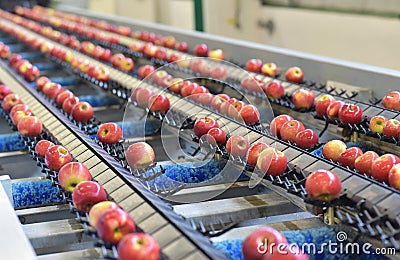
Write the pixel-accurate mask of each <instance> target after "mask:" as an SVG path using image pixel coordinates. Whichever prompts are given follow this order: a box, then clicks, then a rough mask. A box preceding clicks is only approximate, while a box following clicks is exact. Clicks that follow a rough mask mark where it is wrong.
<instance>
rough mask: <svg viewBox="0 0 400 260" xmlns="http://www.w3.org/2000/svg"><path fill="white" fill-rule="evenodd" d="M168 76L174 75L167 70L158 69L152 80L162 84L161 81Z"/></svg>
mask: <svg viewBox="0 0 400 260" xmlns="http://www.w3.org/2000/svg"><path fill="white" fill-rule="evenodd" d="M167 77H172V76H171V75H169V73H168V72H166V71H165V70H157V71H156V72H155V73H154V74H153V77H152V79H151V80H152V81H153V82H154V83H156V84H158V85H160V84H161V82H162V81H163V80H164V79H165V78H167Z"/></svg>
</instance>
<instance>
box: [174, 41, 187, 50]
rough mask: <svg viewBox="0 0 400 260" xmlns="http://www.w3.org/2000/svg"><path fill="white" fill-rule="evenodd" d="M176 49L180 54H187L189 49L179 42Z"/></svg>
mask: <svg viewBox="0 0 400 260" xmlns="http://www.w3.org/2000/svg"><path fill="white" fill-rule="evenodd" d="M176 49H177V50H178V51H181V52H187V51H188V50H189V47H188V44H187V43H186V42H180V43H179V44H178V46H177V47H176Z"/></svg>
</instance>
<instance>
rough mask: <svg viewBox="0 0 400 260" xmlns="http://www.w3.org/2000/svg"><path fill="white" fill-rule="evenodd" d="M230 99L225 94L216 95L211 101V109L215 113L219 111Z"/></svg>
mask: <svg viewBox="0 0 400 260" xmlns="http://www.w3.org/2000/svg"><path fill="white" fill-rule="evenodd" d="M229 99H230V97H229V96H228V95H226V94H218V95H215V96H214V97H213V99H212V100H211V107H212V108H213V110H215V111H220V108H221V105H222V104H223V103H225V102H227V101H228V100H229Z"/></svg>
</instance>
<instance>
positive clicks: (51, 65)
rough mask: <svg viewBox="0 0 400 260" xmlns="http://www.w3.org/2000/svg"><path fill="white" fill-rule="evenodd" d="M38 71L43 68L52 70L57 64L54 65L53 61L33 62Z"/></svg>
mask: <svg viewBox="0 0 400 260" xmlns="http://www.w3.org/2000/svg"><path fill="white" fill-rule="evenodd" d="M34 65H35V66H36V67H37V68H38V69H39V70H40V71H44V70H53V69H55V68H57V65H55V64H54V63H49V62H46V63H35V64H34Z"/></svg>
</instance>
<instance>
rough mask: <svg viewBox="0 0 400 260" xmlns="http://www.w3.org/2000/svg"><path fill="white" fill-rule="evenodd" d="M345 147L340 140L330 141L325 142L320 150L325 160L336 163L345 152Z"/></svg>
mask: <svg viewBox="0 0 400 260" xmlns="http://www.w3.org/2000/svg"><path fill="white" fill-rule="evenodd" d="M346 149H347V146H346V144H345V143H343V142H342V141H340V140H332V141H329V142H327V143H326V144H325V145H324V147H323V148H322V154H323V156H324V157H325V159H327V160H332V161H334V162H337V161H338V160H339V157H340V154H341V153H343V152H344V151H346Z"/></svg>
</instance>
